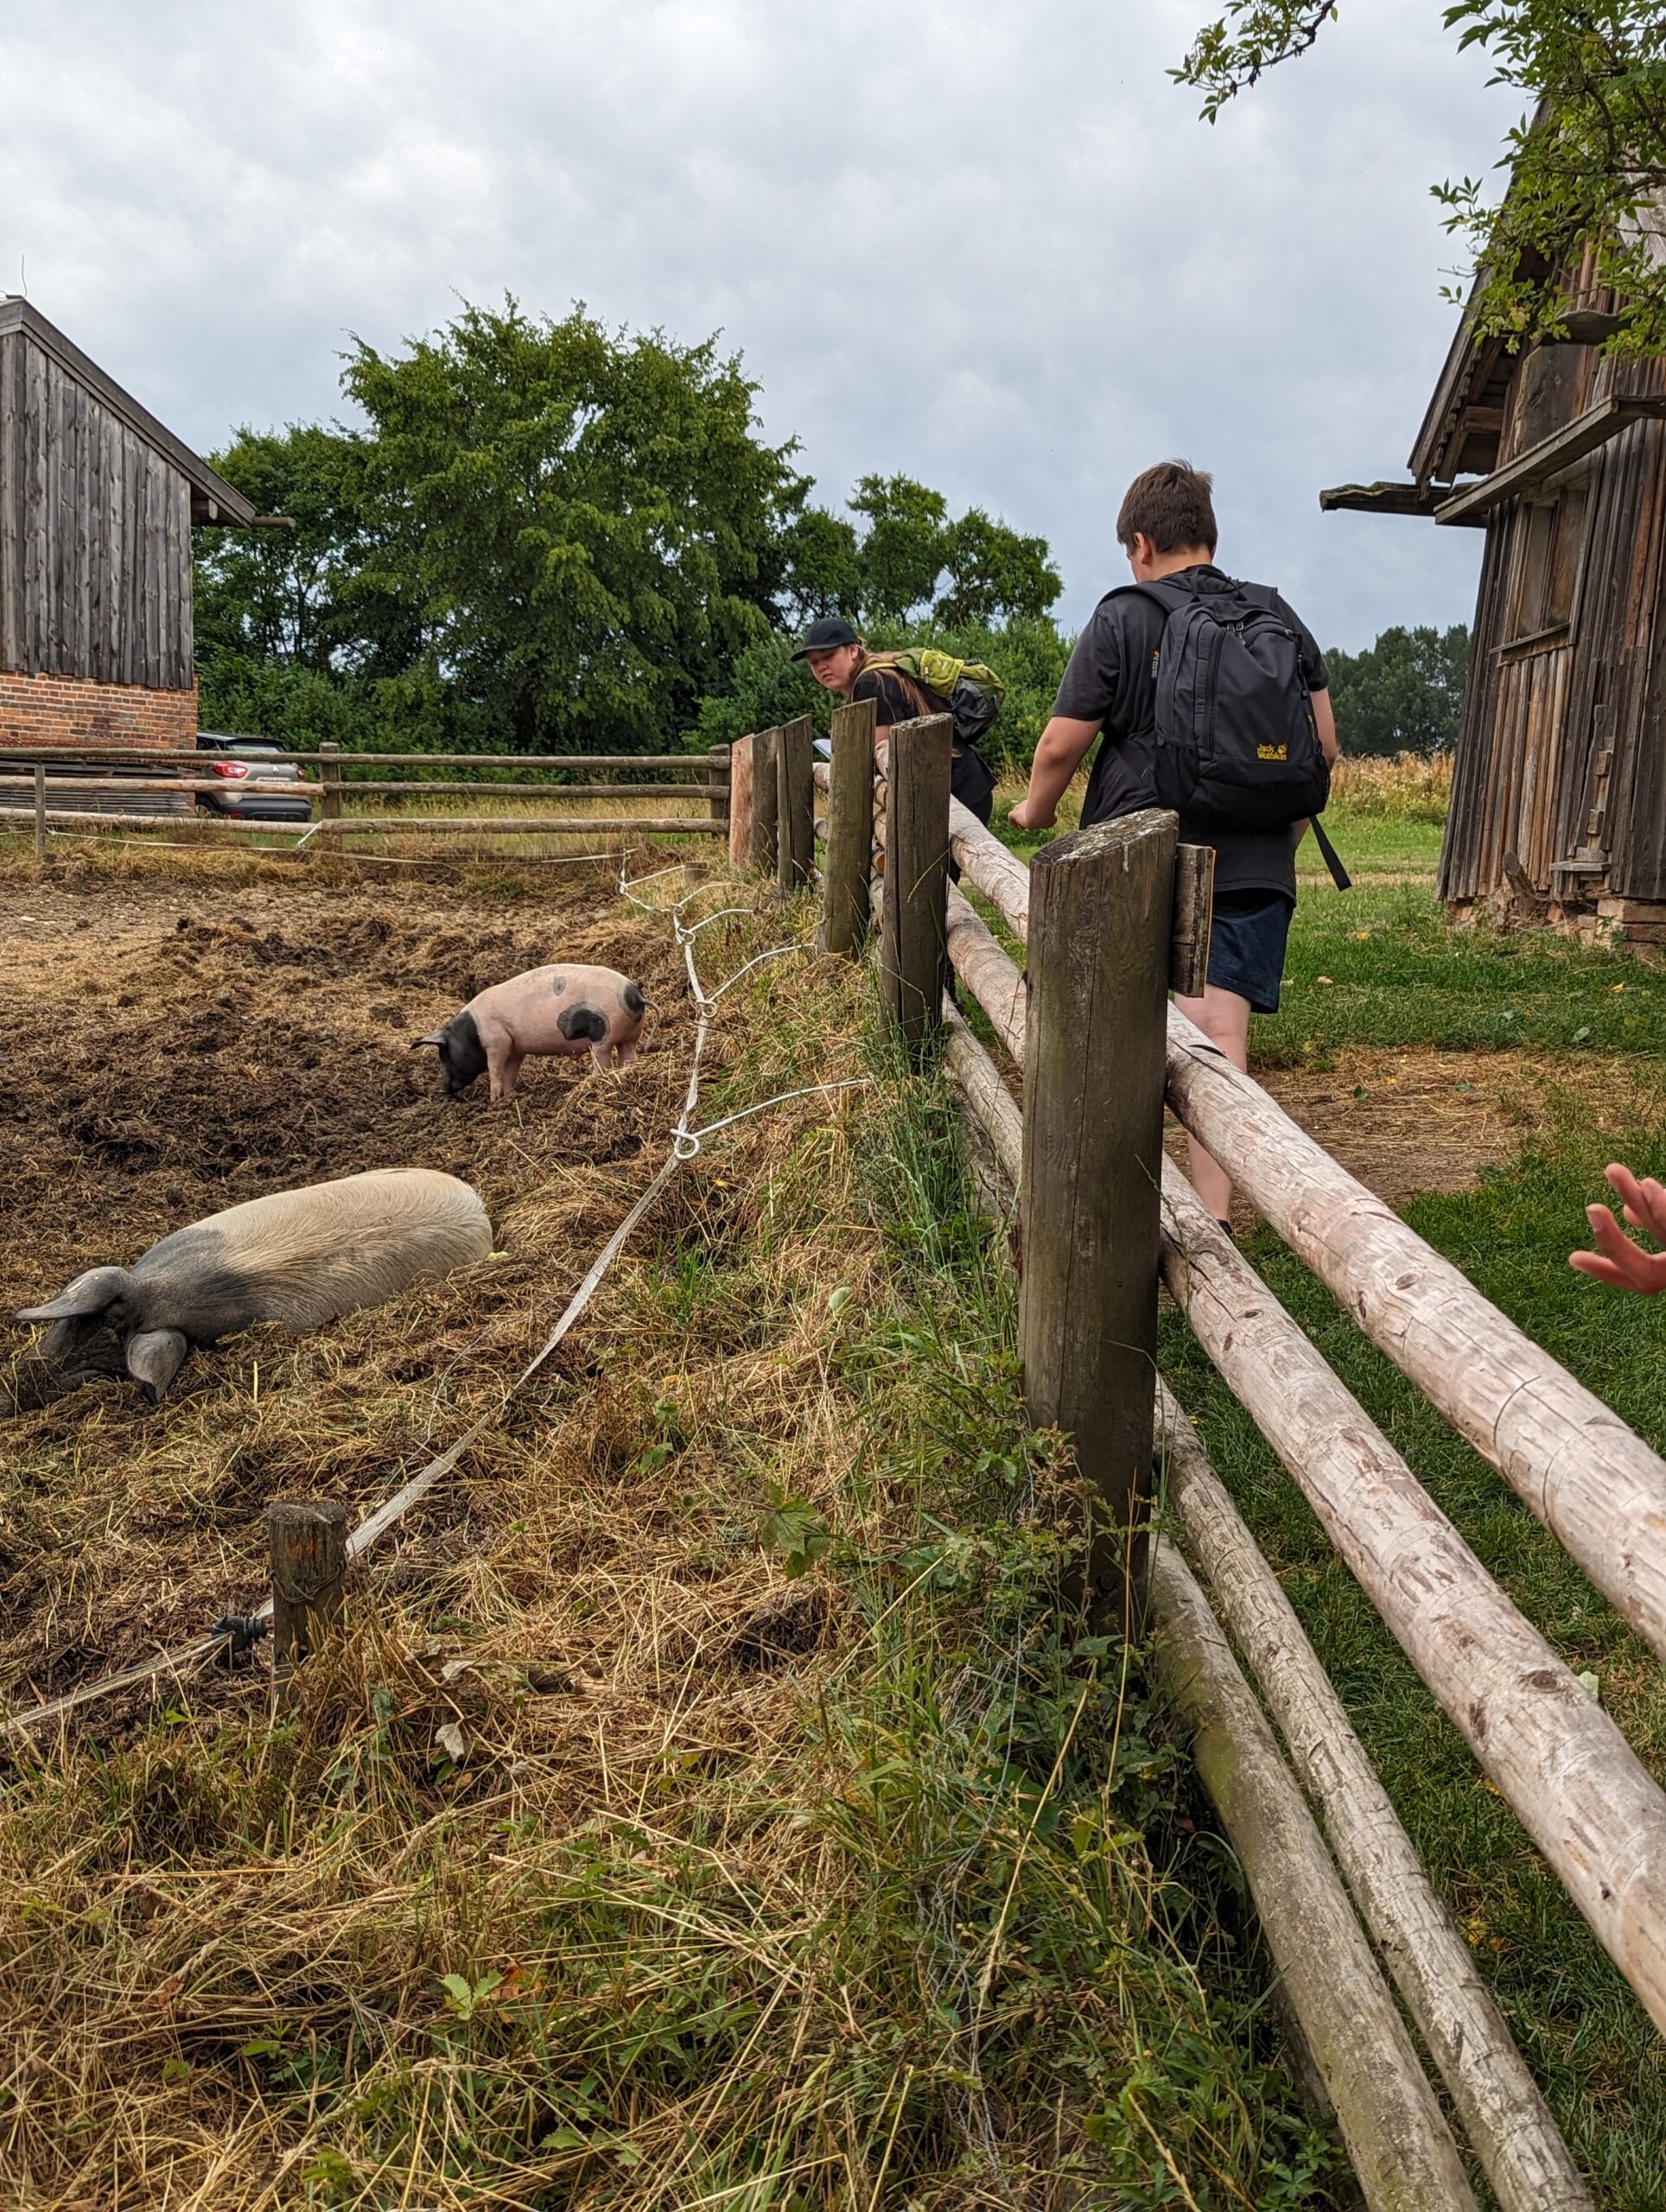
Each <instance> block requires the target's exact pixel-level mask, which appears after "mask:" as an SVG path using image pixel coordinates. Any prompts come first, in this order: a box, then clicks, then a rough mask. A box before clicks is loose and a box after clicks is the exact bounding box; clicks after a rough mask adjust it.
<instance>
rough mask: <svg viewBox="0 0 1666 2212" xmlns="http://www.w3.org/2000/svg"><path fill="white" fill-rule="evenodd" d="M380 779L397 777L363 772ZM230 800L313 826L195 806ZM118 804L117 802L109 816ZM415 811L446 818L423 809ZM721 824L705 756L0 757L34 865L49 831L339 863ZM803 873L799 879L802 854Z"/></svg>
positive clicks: (65, 751) (98, 753)
mask: <svg viewBox="0 0 1666 2212" xmlns="http://www.w3.org/2000/svg"><path fill="white" fill-rule="evenodd" d="M806 741H807V740H806ZM216 760H238V761H239V762H240V764H241V765H243V766H245V767H246V768H247V769H248V771H249V773H248V774H247V775H246V776H245V777H239V778H238V779H237V780H236V783H235V785H232V781H231V779H228V778H226V777H224V776H219V775H216V774H214V773H213V763H214V762H215V761H216ZM277 765H284V766H294V767H298V768H299V769H301V770H302V779H301V780H299V781H296V779H292V778H286V779H276V778H273V777H270V776H265V775H263V774H262V769H263V768H264V767H266V766H277ZM390 768H392V769H400V770H404V771H405V772H404V774H400V775H394V776H390V775H387V774H385V773H383V774H377V773H375V771H377V770H378V769H379V770H384V771H385V770H387V769H390ZM486 769H499V770H509V771H518V774H516V775H513V776H510V775H499V776H489V775H486V774H483V773H482V771H483V770H486ZM366 770H368V771H371V772H370V773H366V772H365V771H366ZM54 771H55V773H54ZM604 772H611V773H604ZM233 790H234V791H235V793H236V795H237V796H238V798H287V799H297V798H299V799H304V800H305V801H306V802H307V803H308V807H309V809H315V817H314V818H313V819H310V820H308V821H299V820H295V821H287V822H286V821H270V820H266V821H262V820H252V819H251V820H244V819H240V818H239V817H238V816H236V815H234V814H226V813H222V812H220V811H219V810H213V809H207V808H203V807H200V806H198V804H197V803H196V802H197V800H198V799H199V798H209V797H213V796H219V797H220V798H226V796H227V795H228V793H229V792H231V791H233ZM370 798H375V799H380V800H383V801H384V802H385V801H387V800H389V799H392V800H394V801H395V809H394V810H388V809H387V807H386V805H384V807H383V810H381V811H379V812H376V811H370V812H366V811H362V810H359V803H360V802H362V801H364V800H366V799H370ZM469 798H472V799H474V800H476V801H479V800H482V799H487V798H495V799H500V800H505V801H507V802H511V803H513V804H520V803H522V802H525V800H527V799H531V798H543V799H545V800H548V801H550V803H551V806H552V808H557V807H559V806H560V805H561V804H562V803H563V802H571V801H575V800H582V801H585V802H587V803H589V802H594V801H595V800H597V799H614V800H615V801H618V802H619V803H620V807H621V809H622V807H623V805H624V804H626V803H639V802H641V801H643V800H656V801H658V800H666V799H671V800H676V799H684V800H687V801H689V802H690V804H691V810H690V812H688V813H686V814H672V813H665V812H659V813H655V814H652V815H642V814H626V813H625V812H623V811H622V810H621V811H620V812H618V813H615V814H609V815H597V814H581V813H573V814H563V813H560V812H556V811H551V812H550V813H547V814H546V813H538V814H531V813H527V812H520V813H513V812H509V813H497V814H489V813H486V812H483V811H480V810H479V808H478V807H476V808H475V809H474V810H470V811H465V810H463V808H462V807H461V806H460V805H459V804H458V802H460V801H462V800H465V799H469ZM123 799H126V800H128V801H129V802H130V804H129V805H127V806H126V807H124V806H122V805H121V804H119V802H120V801H121V800H123ZM424 801H426V802H428V803H429V804H438V805H440V806H444V807H448V808H450V809H451V810H450V811H448V812H443V813H440V812H429V811H425V810H423V802H424ZM728 813H729V755H728V747H726V746H716V747H709V748H708V750H707V751H706V752H704V753H645V754H638V753H606V754H601V753H595V754H584V753H579V754H566V753H344V752H343V751H342V750H341V748H340V747H339V746H334V745H329V744H324V745H321V746H320V747H318V750H317V751H316V752H315V753H293V752H283V751H274V752H272V753H260V754H253V753H238V751H237V750H236V749H235V748H234V747H226V748H222V749H220V750H219V751H213V750H210V749H208V748H207V747H201V748H199V749H197V750H196V751H194V752H184V751H180V752H151V751H146V750H143V749H141V748H138V747H131V746H126V747H123V746H107V747H100V746H90V747H77V748H75V749H74V750H73V752H72V751H71V750H70V749H69V748H67V747H16V746H13V747H0V829H4V828H5V827H7V826H9V825H8V824H7V821H6V817H7V816H8V815H9V814H17V815H23V816H27V817H32V819H33V823H34V829H35V851H36V856H37V857H39V858H44V856H45V852H46V847H47V842H48V833H49V832H51V831H53V830H60V831H74V832H83V833H84V832H87V831H94V830H99V831H109V830H130V829H150V830H156V829H178V828H179V827H181V825H182V824H184V823H191V824H192V825H193V826H194V829H195V830H196V831H197V832H200V833H203V834H209V835H212V833H213V831H215V830H226V831H229V832H231V833H232V836H234V837H235V836H259V837H264V838H284V839H289V840H292V841H293V842H292V843H290V844H289V845H288V846H286V847H283V848H280V849H284V850H288V851H291V852H296V851H299V852H307V851H323V852H334V853H339V852H340V851H342V850H343V849H345V848H346V845H347V841H348V840H349V839H356V838H362V837H376V838H389V837H401V838H408V837H411V836H422V837H425V838H426V837H438V838H445V837H448V836H459V835H466V836H468V837H469V838H470V839H479V838H484V837H549V836H584V837H605V838H608V839H619V838H629V837H701V836H714V837H727V836H728ZM17 826H19V827H22V826H24V825H23V823H19V824H18V825H17ZM804 866H805V868H808V866H809V855H808V852H807V851H806V853H805V855H804Z"/></svg>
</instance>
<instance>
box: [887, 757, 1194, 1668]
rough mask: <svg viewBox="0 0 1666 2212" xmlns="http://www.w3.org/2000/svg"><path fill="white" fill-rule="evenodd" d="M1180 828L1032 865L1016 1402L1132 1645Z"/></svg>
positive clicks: (1098, 831)
mask: <svg viewBox="0 0 1666 2212" xmlns="http://www.w3.org/2000/svg"><path fill="white" fill-rule="evenodd" d="M894 789H895V785H894V780H893V791H894ZM1176 828H1177V823H1176V817H1174V816H1173V815H1172V814H1165V813H1159V812H1157V811H1155V810H1147V811H1146V812H1144V813H1141V814H1130V815H1125V816H1124V817H1122V819H1121V820H1120V821H1116V822H1110V823H1101V824H1100V825H1098V826H1097V828H1094V829H1082V830H1078V832H1077V833H1076V834H1075V835H1074V836H1069V837H1062V838H1060V839H1059V841H1058V842H1057V843H1056V844H1052V845H1048V846H1046V847H1044V848H1043V849H1042V850H1041V851H1040V853H1039V854H1037V855H1036V857H1035V860H1034V861H1033V864H1032V866H1031V869H1030V909H1029V929H1030V934H1029V1007H1028V1016H1027V1033H1026V1039H1025V1052H1024V1172H1023V1179H1022V1183H1021V1192H1022V1198H1023V1217H1022V1224H1021V1244H1022V1248H1023V1253H1024V1280H1023V1288H1022V1294H1021V1303H1020V1313H1019V1344H1020V1351H1021V1356H1022V1359H1023V1364H1024V1392H1025V1397H1026V1400H1027V1404H1028V1408H1029V1417H1030V1419H1031V1421H1033V1423H1034V1424H1035V1426H1036V1427H1038V1428H1050V1427H1058V1428H1060V1429H1062V1430H1063V1431H1064V1432H1065V1434H1066V1435H1067V1436H1068V1437H1070V1438H1071V1440H1072V1443H1073V1445H1074V1447H1075V1452H1076V1460H1077V1465H1078V1467H1079V1469H1080V1470H1081V1473H1082V1476H1083V1478H1084V1483H1085V1485H1086V1488H1087V1491H1088V1494H1089V1497H1090V1500H1091V1510H1092V1513H1093V1516H1094V1526H1093V1529H1092V1530H1091V1535H1090V1540H1089V1552H1088V1580H1089V1585H1090V1589H1091V1592H1092V1593H1093V1594H1094V1596H1095V1599H1096V1601H1097V1604H1098V1605H1099V1606H1100V1607H1101V1609H1102V1610H1103V1612H1104V1613H1105V1615H1106V1616H1107V1617H1108V1618H1112V1619H1114V1620H1115V1621H1116V1623H1117V1624H1119V1625H1120V1626H1121V1627H1122V1630H1123V1631H1124V1633H1129V1634H1134V1633H1137V1632H1138V1630H1139V1629H1140V1626H1141V1622H1142V1619H1143V1613H1144V1603H1145V1580H1146V1566H1147V1558H1146V1554H1147V1534H1146V1521H1147V1510H1148V1498H1149V1496H1150V1469H1151V1446H1152V1410H1153V1401H1154V1393H1155V1386H1156V1364H1155V1363H1156V1352H1157V1268H1158V1238H1159V1232H1160V1188H1161V1178H1162V1160H1163V1070H1164V1056H1165V1052H1166V1048H1167V992H1168V957H1169V937H1170V931H1171V927H1172V922H1173V890H1174V847H1175V840H1176ZM886 906H887V911H888V909H889V906H890V899H889V898H888V896H887V900H886Z"/></svg>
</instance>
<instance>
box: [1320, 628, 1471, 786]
mask: <svg viewBox="0 0 1666 2212" xmlns="http://www.w3.org/2000/svg"><path fill="white" fill-rule="evenodd" d="M1325 664H1326V668H1327V669H1328V670H1329V671H1330V677H1331V702H1332V705H1333V706H1334V708H1335V709H1336V727H1337V734H1338V736H1339V738H1340V740H1341V743H1342V750H1343V752H1344V753H1445V752H1448V751H1449V750H1450V749H1451V747H1452V744H1453V740H1454V738H1455V737H1456V736H1457V734H1458V716H1459V712H1460V711H1461V709H1462V707H1463V702H1464V679H1465V676H1466V672H1467V670H1468V666H1469V632H1468V631H1467V630H1466V628H1465V626H1463V624H1462V623H1461V622H1458V623H1454V624H1453V626H1452V628H1451V629H1449V630H1435V629H1430V628H1428V627H1423V628H1419V629H1415V630H1407V629H1402V628H1399V627H1396V628H1395V629H1392V630H1384V631H1383V634H1382V636H1381V637H1380V638H1378V639H1377V643H1376V644H1375V645H1370V646H1369V647H1367V649H1366V650H1365V651H1364V652H1359V653H1345V652H1327V653H1326V656H1325Z"/></svg>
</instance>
